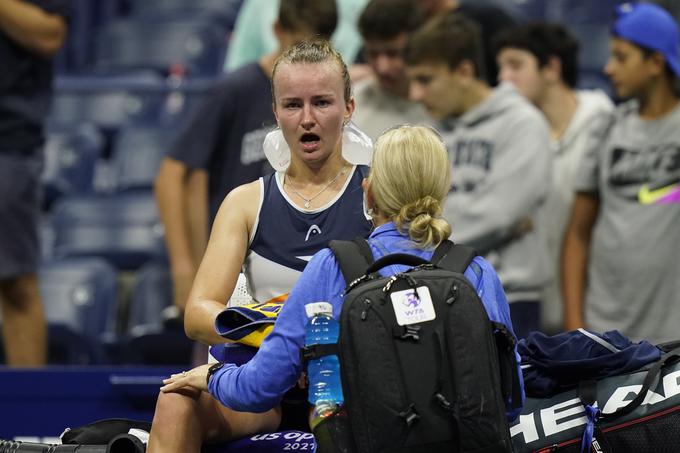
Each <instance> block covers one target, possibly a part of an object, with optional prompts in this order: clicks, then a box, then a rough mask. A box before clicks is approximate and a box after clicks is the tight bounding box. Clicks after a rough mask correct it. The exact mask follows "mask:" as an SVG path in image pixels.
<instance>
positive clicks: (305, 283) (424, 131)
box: [166, 126, 521, 424]
mask: <svg viewBox="0 0 680 453" xmlns="http://www.w3.org/2000/svg"><path fill="white" fill-rule="evenodd" d="M450 179H451V170H450V165H449V161H448V156H447V152H446V149H445V147H444V144H443V143H442V141H441V139H440V138H439V136H438V135H437V133H436V132H434V130H432V129H430V128H427V127H418V126H401V127H398V128H395V129H391V130H389V131H387V132H385V133H384V134H383V135H381V136H380V138H378V141H377V142H376V145H375V150H374V154H373V160H372V168H371V170H370V174H369V177H368V178H366V179H364V180H363V183H362V186H363V189H364V195H365V201H364V204H365V206H364V209H365V210H366V215H367V216H369V217H371V219H372V221H373V225H374V227H375V228H374V230H373V232H372V233H371V234H370V236H369V238H368V243H369V245H370V247H371V251H372V252H373V255H374V258H375V259H378V258H380V257H382V256H383V255H386V254H390V253H409V254H413V255H417V256H420V257H422V258H425V259H430V258H431V256H432V253H433V251H434V249H435V248H436V247H437V246H438V245H439V244H440V243H441V242H442V241H444V240H445V239H447V238H448V237H449V236H450V235H451V226H450V225H449V224H448V223H447V222H446V221H445V220H444V219H443V218H442V200H443V199H444V197H445V196H446V194H447V193H448V190H449V187H450ZM348 220H349V219H347V218H337V219H336V221H337V222H347V221H348ZM349 221H351V220H349ZM406 269H407V267H406V266H402V265H393V266H386V267H385V268H383V269H382V270H381V271H380V272H381V274H383V275H385V276H387V275H391V274H394V273H396V272H402V271H404V270H406ZM465 276H466V277H467V278H468V279H469V280H470V283H471V284H472V286H473V287H474V288H475V289H476V290H477V293H478V294H479V296H480V298H481V300H482V303H483V304H484V307H485V309H486V311H487V313H488V315H489V318H490V319H491V320H492V321H496V322H500V323H502V324H504V325H505V326H506V327H507V328H508V329H509V330H512V324H511V322H510V310H509V308H508V302H507V300H506V298H505V294H504V293H503V287H502V286H501V283H500V281H499V280H498V276H497V275H496V272H495V271H494V269H493V268H492V267H491V265H490V264H489V263H487V262H486V261H485V260H484V259H483V258H481V257H475V258H474V260H473V261H472V263H471V264H470V266H469V267H468V268H467V270H466V271H465ZM345 286H346V285H345V279H344V278H343V276H342V273H341V271H340V268H339V266H338V263H337V261H336V259H335V256H334V255H333V253H332V252H331V250H330V249H328V248H324V249H321V250H320V251H319V252H318V253H316V254H315V255H314V256H313V257H312V259H311V260H310V262H309V264H307V266H306V267H305V270H304V271H303V272H302V275H301V276H300V279H299V280H298V281H297V283H296V284H295V286H294V287H293V289H292V291H291V292H290V294H289V296H288V299H287V300H286V303H285V304H284V305H283V308H282V309H281V312H280V313H279V316H278V319H277V321H276V324H275V326H274V329H273V330H272V332H271V333H270V334H269V336H267V337H266V338H265V340H264V341H263V343H262V345H261V347H260V349H259V350H258V352H257V354H255V357H253V358H252V359H251V360H250V361H249V362H248V363H246V364H244V365H241V366H238V367H237V366H236V365H233V364H226V365H225V366H224V367H223V368H222V369H221V370H219V371H218V372H217V373H215V374H213V375H208V376H207V377H208V383H207V387H208V391H209V392H210V394H211V395H212V396H213V397H214V398H216V399H217V400H218V401H219V402H221V403H222V404H223V405H224V406H226V408H227V409H228V410H229V411H231V413H228V412H227V415H228V416H227V417H226V419H229V420H227V421H232V422H233V421H236V420H238V417H236V416H235V413H234V412H233V411H245V412H264V411H267V410H270V409H272V408H275V407H277V406H278V404H279V403H280V401H281V398H282V397H283V395H284V394H285V393H286V391H287V390H288V389H289V388H291V387H292V386H294V385H295V383H296V381H297V380H298V378H299V377H300V375H301V373H302V372H303V371H304V370H303V365H302V363H301V361H300V354H299V351H300V348H301V347H302V346H303V345H304V337H305V324H306V323H307V315H306V313H305V305H306V304H308V303H310V302H318V301H327V302H329V303H330V304H331V305H332V306H333V314H334V316H335V317H336V319H339V317H340V311H341V310H342V303H343V300H344V299H343V292H344V290H345ZM515 354H516V352H515ZM517 362H518V363H519V356H518V357H517ZM224 369H227V370H228V372H227V373H225V372H224V371H223V370H224ZM257 370H263V371H261V372H260V373H259V374H257V375H256V374H255V372H256V371H257ZM264 370H266V372H265V371H264ZM517 372H518V374H519V376H520V382H521V373H520V370H519V368H518V369H517ZM239 385H244V386H247V388H248V392H249V394H250V397H249V398H248V399H245V398H244V396H243V393H244V392H242V391H239ZM166 387H167V388H169V389H173V390H174V389H180V390H181V389H183V388H186V387H194V388H197V389H205V387H206V368H205V366H203V367H198V368H195V369H193V370H191V371H189V372H187V373H186V376H184V375H177V377H176V378H173V379H170V380H167V381H166ZM518 412H519V409H517V410H515V411H514V412H508V417H511V418H512V417H514V416H515V415H517V413H518ZM223 413H224V412H223ZM226 419H225V420H226ZM247 422H248V420H246V419H244V418H243V417H242V418H241V419H240V423H242V424H243V423H247Z"/></svg>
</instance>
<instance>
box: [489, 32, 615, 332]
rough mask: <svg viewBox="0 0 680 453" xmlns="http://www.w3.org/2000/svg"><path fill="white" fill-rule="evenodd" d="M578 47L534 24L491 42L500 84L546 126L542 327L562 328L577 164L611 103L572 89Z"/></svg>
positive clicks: (595, 94) (600, 96)
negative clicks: (550, 271)
mask: <svg viewBox="0 0 680 453" xmlns="http://www.w3.org/2000/svg"><path fill="white" fill-rule="evenodd" d="M578 48H579V45H578V42H577V41H576V40H575V39H574V37H573V36H572V35H571V34H570V33H569V32H568V31H567V29H566V28H564V27H563V26H561V25H558V24H548V23H533V24H528V25H523V26H520V27H518V28H515V29H510V30H507V31H505V32H503V33H502V34H501V35H500V36H498V37H497V40H496V49H497V53H496V60H497V62H498V67H499V69H500V70H499V79H500V80H502V81H509V82H512V83H513V84H514V85H515V86H516V87H517V89H518V91H519V92H520V93H521V94H523V95H524V96H525V97H526V98H527V99H529V100H530V101H531V102H532V103H533V104H534V105H535V106H536V107H538V108H539V109H540V110H541V111H542V112H543V114H544V115H545V118H546V119H547V120H548V124H549V125H550V135H551V137H550V138H551V148H552V154H553V178H552V189H551V191H550V196H549V197H548V201H547V203H546V235H547V239H548V251H549V252H550V258H551V260H552V263H553V268H554V272H555V278H554V279H553V281H552V283H551V284H550V285H549V286H548V287H547V291H546V295H545V298H544V299H543V302H544V305H543V310H542V314H543V325H544V327H547V330H551V331H555V330H558V329H560V328H561V327H562V324H563V320H562V319H561V317H562V316H561V315H562V307H563V304H562V298H561V296H560V291H559V284H558V282H559V278H558V275H559V264H560V252H561V251H562V241H563V239H564V232H565V230H566V227H567V222H568V221H569V212H570V210H571V203H572V201H573V199H574V184H575V181H576V171H577V169H578V164H579V162H580V160H581V158H582V156H583V154H584V150H585V142H586V141H587V138H588V136H589V134H590V133H591V129H592V127H593V124H596V120H597V119H598V117H601V116H602V115H606V114H607V112H611V111H612V109H613V104H612V102H611V100H610V99H609V98H608V97H607V95H606V94H605V93H604V92H602V91H601V90H577V89H576V84H577V79H578Z"/></svg>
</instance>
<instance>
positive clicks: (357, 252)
mask: <svg viewBox="0 0 680 453" xmlns="http://www.w3.org/2000/svg"><path fill="white" fill-rule="evenodd" d="M328 247H329V248H330V249H331V250H332V251H333V254H334V255H335V259H336V260H338V264H339V265H340V270H341V271H342V276H343V277H345V283H347V284H348V285H349V284H350V283H351V282H353V281H354V280H356V279H357V278H359V277H361V276H363V275H364V274H365V273H366V269H368V267H369V266H370V265H371V264H373V261H374V260H373V252H371V246H370V245H368V242H367V241H366V239H364V238H362V237H357V238H355V239H354V240H352V241H331V242H330V243H329V244H328Z"/></svg>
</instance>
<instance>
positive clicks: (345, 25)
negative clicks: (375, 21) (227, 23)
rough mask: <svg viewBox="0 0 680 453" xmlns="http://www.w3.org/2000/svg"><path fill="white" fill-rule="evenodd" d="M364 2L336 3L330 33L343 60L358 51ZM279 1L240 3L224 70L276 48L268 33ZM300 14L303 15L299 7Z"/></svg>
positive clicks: (250, 0) (348, 59) (360, 0)
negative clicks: (334, 29)
mask: <svg viewBox="0 0 680 453" xmlns="http://www.w3.org/2000/svg"><path fill="white" fill-rule="evenodd" d="M366 1H367V0H337V9H338V26H337V29H336V31H335V33H334V34H333V38H332V41H333V47H335V48H336V49H337V50H338V51H339V52H340V54H342V56H343V58H344V59H345V61H354V58H355V57H356V54H357V52H358V51H359V46H360V41H361V37H360V36H359V32H358V31H357V26H356V24H357V19H358V17H359V13H361V10H362V8H363V7H364V5H365V4H366ZM279 2H280V0H244V2H243V5H242V6H241V9H240V11H239V13H238V17H237V18H236V25H235V27H234V31H233V33H232V35H231V40H230V42H229V49H228V50H227V57H226V62H225V68H224V69H225V71H233V70H234V69H237V68H239V67H241V66H243V65H244V64H247V63H250V62H253V61H256V60H257V59H259V58H261V57H262V55H265V54H268V53H271V52H274V51H275V50H276V49H277V48H278V43H277V38H276V36H275V34H274V33H272V25H273V24H274V22H276V11H277V8H278V6H279ZM299 11H300V13H301V14H302V15H306V14H307V13H306V12H305V11H304V10H303V9H302V8H301V9H300V10H299Z"/></svg>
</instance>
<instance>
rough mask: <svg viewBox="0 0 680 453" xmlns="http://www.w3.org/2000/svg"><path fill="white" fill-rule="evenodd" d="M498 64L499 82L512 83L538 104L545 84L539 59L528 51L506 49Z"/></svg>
mask: <svg viewBox="0 0 680 453" xmlns="http://www.w3.org/2000/svg"><path fill="white" fill-rule="evenodd" d="M496 63H497V64H498V79H499V80H501V81H505V82H512V84H513V85H515V87H517V90H519V92H520V93H522V95H523V96H524V97H526V98H527V99H529V100H530V101H531V102H533V103H537V102H538V100H539V98H540V95H541V92H542V90H543V86H544V84H545V81H544V79H543V76H542V73H541V69H540V68H539V63H538V58H536V57H535V56H534V55H533V54H532V53H531V52H529V51H527V50H523V49H517V48H514V47H506V48H503V49H501V51H500V52H498V55H497V56H496Z"/></svg>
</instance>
